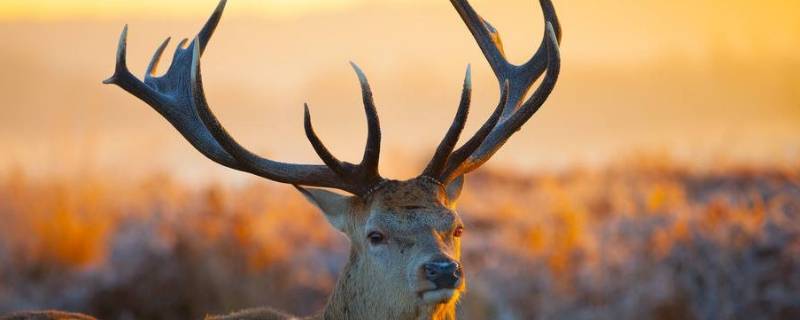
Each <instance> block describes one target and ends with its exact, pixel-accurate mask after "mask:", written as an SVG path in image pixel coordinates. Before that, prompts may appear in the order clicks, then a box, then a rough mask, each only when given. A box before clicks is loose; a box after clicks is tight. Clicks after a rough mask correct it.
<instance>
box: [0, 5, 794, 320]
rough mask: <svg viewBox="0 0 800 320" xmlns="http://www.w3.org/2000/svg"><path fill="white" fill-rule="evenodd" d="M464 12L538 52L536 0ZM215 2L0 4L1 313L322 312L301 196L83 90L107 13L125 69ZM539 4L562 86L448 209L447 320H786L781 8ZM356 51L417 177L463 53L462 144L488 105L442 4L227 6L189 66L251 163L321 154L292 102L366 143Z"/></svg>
mask: <svg viewBox="0 0 800 320" xmlns="http://www.w3.org/2000/svg"><path fill="white" fill-rule="evenodd" d="M473 4H474V5H475V7H476V9H477V10H478V11H479V12H480V13H481V14H482V15H483V16H484V17H486V18H487V19H488V20H489V21H491V22H492V23H493V24H494V25H495V27H497V29H498V30H500V32H501V34H502V35H503V40H504V43H505V45H506V52H507V53H508V55H509V56H510V58H511V59H512V61H516V62H523V61H525V60H526V59H527V58H528V57H529V56H530V55H531V54H532V53H533V51H534V50H535V48H536V47H538V45H539V39H541V32H542V24H543V22H542V18H541V14H540V12H539V9H538V4H537V3H536V1H533V0H530V1H529V0H502V1H500V0H497V1H488V0H484V1H478V0H474V1H473ZM215 5H216V1H214V0H202V1H189V0H181V1H170V2H168V3H165V2H161V1H155V0H140V1H99V0H73V1H56V0H35V1H22V0H5V1H2V2H0V43H2V45H1V46H0V70H2V71H1V72H0V150H3V151H2V152H0V221H2V223H0V313H4V312H10V311H15V310H23V309H33V308H44V307H52V308H62V309H69V310H73V311H83V312H88V313H91V314H93V315H96V316H99V317H102V318H103V319H186V318H200V317H202V316H203V315H204V314H207V313H220V312H226V311H230V310H235V309H237V308H242V307H252V306H258V305H271V306H275V307H278V308H281V309H285V310H289V311H292V312H295V313H298V314H310V313H312V312H313V311H315V310H316V309H318V308H320V307H322V306H323V305H324V302H325V296H326V295H327V293H329V291H330V289H331V287H332V285H333V283H334V281H335V279H336V276H337V272H338V270H339V269H340V268H341V266H342V264H343V263H344V261H345V260H344V259H346V256H347V243H346V240H345V239H343V237H342V236H341V235H339V234H337V233H335V232H334V231H333V229H332V228H330V227H328V226H327V225H326V223H325V222H324V221H323V219H322V218H321V217H320V216H319V214H318V213H316V212H315V210H314V209H313V208H312V207H311V206H310V205H308V204H306V203H304V202H303V201H302V200H301V199H300V197H299V196H298V195H296V194H295V191H294V190H292V188H290V187H287V186H284V185H279V184H277V183H272V182H267V181H260V180H259V179H257V178H254V177H251V176H248V175H246V174H242V173H237V172H233V171H231V170H228V169H225V168H222V167H219V166H217V165H215V164H214V163H212V162H211V161H208V160H207V159H205V158H203V157H202V156H201V155H200V154H199V153H197V152H196V151H195V150H194V149H192V148H191V147H190V146H189V144H188V143H186V142H185V141H184V140H183V139H182V138H181V137H180V135H178V134H177V133H176V132H175V131H174V129H172V128H171V127H170V126H169V125H168V124H167V123H166V121H164V120H163V119H162V118H161V117H160V116H158V115H157V114H156V113H155V112H154V111H153V110H151V109H150V108H149V107H148V106H146V105H145V104H144V103H142V102H140V101H138V100H136V99H135V98H134V97H132V96H130V95H128V94H127V93H124V92H123V91H122V90H120V89H118V88H116V87H111V86H104V85H102V84H100V81H101V80H103V79H105V78H106V77H108V76H109V75H110V74H111V72H112V70H113V65H114V53H115V50H116V41H117V38H118V35H119V32H120V31H121V29H122V26H123V25H124V24H125V23H127V24H129V26H130V33H129V39H128V64H129V66H130V68H131V70H132V71H134V72H135V73H138V74H141V73H143V72H144V69H145V66H146V64H147V62H148V61H149V58H150V56H151V54H152V52H153V50H155V48H156V46H157V45H158V44H159V43H160V42H161V41H162V40H163V39H164V38H166V37H167V36H172V37H173V39H181V38H183V37H188V38H191V37H192V36H193V35H194V34H195V33H196V32H197V31H198V30H199V28H200V27H201V26H202V24H203V23H204V22H205V19H206V18H207V16H208V15H209V14H210V13H211V11H212V10H213V8H214V7H215ZM555 5H556V8H557V10H558V13H559V16H560V18H561V22H562V26H563V28H564V41H563V44H562V49H561V53H562V57H563V69H562V75H561V78H560V82H559V84H558V86H557V88H556V90H555V92H554V93H553V95H552V96H551V98H550V99H549V101H548V102H547V103H546V104H545V106H544V108H543V109H542V110H540V111H539V112H538V113H537V114H536V116H534V117H533V119H531V121H529V123H528V124H527V125H526V126H525V127H524V129H523V130H522V131H520V132H518V133H517V134H516V135H515V136H514V137H513V138H512V139H511V140H510V142H509V143H508V144H507V145H506V146H505V147H504V148H503V149H502V150H501V152H499V153H498V154H497V155H496V156H495V157H494V158H493V159H492V161H491V162H490V163H489V164H488V165H487V166H486V167H485V168H482V169H481V170H480V171H479V172H477V173H476V174H473V175H471V176H470V177H469V178H470V179H469V182H468V184H467V188H466V191H465V195H464V197H463V200H462V203H461V211H462V215H463V216H464V218H465V220H466V222H467V228H468V232H467V236H466V239H465V243H466V248H465V254H466V259H467V262H466V264H467V266H468V267H469V272H468V273H469V277H470V280H469V281H470V292H469V293H468V294H467V295H466V297H465V299H464V303H463V304H462V305H461V309H462V310H461V313H462V315H463V317H464V318H468V319H531V318H541V319H549V318H559V319H790V318H797V317H800V298H798V297H800V222H799V221H800V220H798V219H800V93H799V92H800V91H798V88H800V19H797V16H798V13H800V2H792V1H777V0H765V1H758V2H755V1H744V0H742V1H738V0H737V1H721V0H703V1H690V0H676V1H633V0H617V1H608V0H602V1H597V0H571V1H555ZM174 43H175V42H173V46H174ZM168 50H169V49H168ZM169 56H170V55H169V54H166V55H165V59H166V60H165V61H163V64H162V65H166V64H167V63H169ZM351 60H352V61H355V62H357V63H359V64H360V65H361V67H362V68H364V69H365V71H366V72H367V74H368V75H369V76H370V80H371V82H372V85H373V90H374V92H375V96H376V101H377V103H378V109H379V113H380V115H381V117H382V119H381V120H382V124H383V128H384V156H383V157H382V160H383V161H382V163H381V170H382V172H383V173H384V174H385V175H387V176H391V177H395V178H408V177H412V176H414V175H415V174H416V173H418V172H419V170H420V169H421V168H422V166H423V165H424V163H425V161H426V160H427V159H428V157H429V156H430V154H431V153H432V149H433V148H434V147H435V146H436V143H437V142H438V141H439V139H440V138H441V136H442V134H443V133H444V132H445V130H446V128H447V127H448V125H449V123H450V119H451V118H452V114H453V113H454V112H455V108H456V106H457V103H458V97H459V93H460V83H461V79H462V77H463V72H464V69H465V67H466V65H467V64H468V63H471V64H472V67H473V72H474V76H473V79H474V88H475V89H474V99H473V112H472V119H471V121H470V122H469V124H468V126H467V130H466V131H467V134H471V133H472V132H474V130H476V129H477V128H478V127H479V126H480V125H481V124H482V121H483V119H485V118H486V117H487V116H488V115H489V113H490V112H491V110H492V109H493V108H494V106H495V104H496V101H497V99H498V95H499V92H498V89H497V84H496V81H495V79H494V77H493V75H492V73H491V71H490V69H489V67H488V65H487V64H486V62H485V61H484V59H483V57H482V56H481V53H480V50H479V49H478V48H477V46H476V45H475V44H474V41H473V39H472V37H471V35H470V34H469V32H468V31H467V29H466V27H465V26H463V23H462V22H461V20H460V18H459V17H458V15H457V14H456V13H455V11H454V10H453V9H452V7H451V6H450V4H449V3H447V2H446V1H436V2H434V1H423V0H383V1H367V0H328V1H322V0H294V1H279V0H272V1H256V0H233V1H230V2H229V3H228V8H227V9H226V13H225V16H224V17H223V20H222V22H221V24H220V26H219V28H218V29H217V32H216V34H215V36H214V38H213V40H212V41H211V44H210V45H209V49H208V50H207V51H206V54H205V55H204V61H203V69H204V70H203V72H204V80H205V81H204V82H205V88H206V94H207V96H208V98H209V100H210V102H211V105H212V107H213V109H214V111H215V112H216V114H217V115H218V116H219V117H220V119H221V120H222V122H223V123H224V124H225V125H226V127H227V128H228V129H229V130H230V131H231V133H232V134H234V135H235V136H236V137H237V138H238V139H239V141H241V142H242V143H243V144H245V145H247V146H248V147H249V148H251V149H252V150H256V151H258V152H259V153H261V154H262V155H266V156H269V157H272V158H275V159H279V160H283V161H293V162H318V160H316V156H315V155H314V153H313V150H312V149H311V148H310V146H309V145H308V144H307V142H306V141H305V138H304V135H303V131H302V105H303V103H304V102H309V103H310V106H311V108H312V112H313V113H314V115H315V122H316V127H317V129H318V132H319V133H320V135H321V136H323V137H324V139H325V141H326V142H327V144H328V145H329V147H330V148H331V149H333V150H335V152H336V154H338V155H339V156H340V157H341V158H345V159H357V158H358V156H359V154H360V152H361V148H362V147H363V140H364V136H365V132H366V126H365V123H364V120H363V114H362V108H361V103H360V94H359V89H358V83H357V81H356V78H355V75H354V74H353V73H352V71H351V70H350V69H349V66H348V65H347V62H348V61H351ZM137 71H138V72H137Z"/></svg>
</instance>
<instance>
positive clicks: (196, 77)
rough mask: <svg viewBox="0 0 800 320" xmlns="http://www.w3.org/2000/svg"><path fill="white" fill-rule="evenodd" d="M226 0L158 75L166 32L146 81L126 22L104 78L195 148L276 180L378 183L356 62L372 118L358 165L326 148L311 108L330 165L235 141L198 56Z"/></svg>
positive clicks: (352, 188)
mask: <svg viewBox="0 0 800 320" xmlns="http://www.w3.org/2000/svg"><path fill="white" fill-rule="evenodd" d="M225 4H226V1H225V0H222V1H220V2H219V5H218V6H217V8H216V10H214V13H213V14H212V15H211V17H210V18H209V19H208V21H207V22H206V24H205V25H204V26H203V28H202V29H201V31H200V32H199V33H198V34H197V36H196V37H195V39H194V41H192V42H191V44H190V45H189V46H188V47H187V48H184V47H183V46H184V44H185V43H186V40H183V41H181V43H180V44H179V45H178V47H177V49H176V50H175V56H174V58H173V61H172V64H171V65H170V66H169V68H168V70H167V72H166V73H165V74H164V75H162V76H160V77H157V76H156V69H157V67H158V64H159V61H160V59H161V56H162V55H163V53H164V50H165V48H166V46H167V44H168V42H169V40H170V39H169V38H167V39H166V40H165V41H164V42H163V43H162V44H161V45H160V46H159V47H158V49H156V51H155V53H154V54H153V58H152V59H151V61H150V63H149V65H148V67H147V70H146V72H145V76H144V82H142V81H140V80H139V79H137V78H136V77H135V76H134V75H133V74H132V73H131V72H130V71H129V70H128V67H127V65H126V42H127V34H128V27H127V26H125V28H124V29H123V31H122V34H121V35H120V40H119V46H118V48H117V62H116V67H115V70H114V75H112V76H111V77H110V78H109V79H108V80H106V81H104V83H106V84H116V85H118V86H119V87H121V88H122V89H124V90H125V91H127V92H129V93H131V94H133V95H134V96H136V97H137V98H139V99H140V100H142V101H144V102H146V103H147V104H148V105H150V106H151V107H153V109H155V110H156V111H158V113H160V114H161V115H162V116H163V117H164V118H165V119H167V121H169V122H170V123H171V124H172V126H173V127H175V129H177V130H178V132H180V133H181V135H183V137H184V138H186V140H187V141H189V143H191V144H192V146H194V148H195V149H197V150H198V151H200V153H202V154H203V155H205V156H206V157H208V158H209V159H211V160H213V161H215V162H217V163H219V164H222V165H224V166H226V167H229V168H232V169H236V170H239V171H245V172H249V173H252V174H255V175H258V176H261V177H264V178H267V179H270V180H274V181H278V182H283V183H290V184H295V185H305V186H315V187H328V188H336V189H341V190H345V191H348V192H351V193H353V194H356V195H363V194H364V193H366V192H367V191H368V190H370V189H371V188H372V186H373V185H375V184H376V183H380V182H381V181H382V180H383V178H382V177H381V176H380V174H379V173H378V157H379V153H380V123H379V122H378V117H377V112H376V111H375V105H374V103H373V101H372V93H371V91H370V89H369V85H368V84H367V82H366V77H365V76H364V75H363V72H361V70H359V69H358V68H357V67H355V65H354V67H355V68H356V72H357V73H358V75H359V79H360V80H361V85H362V91H363V96H364V103H365V110H366V113H367V122H368V124H369V133H368V138H367V147H366V150H365V151H364V159H363V161H362V163H361V164H360V165H350V164H347V163H342V162H340V161H338V160H336V158H335V157H333V156H332V155H331V154H330V152H327V149H325V148H324V146H323V145H322V142H321V141H320V140H319V138H317V137H316V135H315V134H314V133H313V128H311V123H310V116H309V114H308V112H307V111H306V131H307V135H308V136H309V140H311V141H312V145H313V146H314V149H315V150H316V151H317V153H318V154H319V155H320V157H321V158H322V159H323V162H325V164H326V165H309V164H291V163H284V162H278V161H273V160H270V159H266V158H262V157H260V156H258V155H256V154H254V153H253V152H250V151H249V150H247V149H246V148H245V147H243V146H242V145H241V144H239V143H238V142H236V140H235V139H234V138H233V137H232V136H231V135H230V134H229V133H228V132H227V130H225V128H224V127H223V126H222V124H220V122H219V120H218V119H217V117H216V116H215V115H214V114H213V112H212V111H211V108H210V107H209V104H208V102H207V100H206V97H205V93H204V92H203V79H202V74H201V71H200V57H201V56H202V54H203V52H204V51H205V49H206V47H207V45H208V42H209V40H210V39H211V36H212V35H213V34H214V30H215V29H216V27H217V25H218V24H219V20H220V18H221V17H222V12H223V10H224V8H225Z"/></svg>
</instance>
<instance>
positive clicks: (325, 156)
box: [303, 103, 347, 176]
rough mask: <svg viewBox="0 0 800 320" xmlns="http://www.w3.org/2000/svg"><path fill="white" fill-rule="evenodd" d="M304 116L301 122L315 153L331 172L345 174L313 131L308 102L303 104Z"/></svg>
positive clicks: (340, 165)
mask: <svg viewBox="0 0 800 320" xmlns="http://www.w3.org/2000/svg"><path fill="white" fill-rule="evenodd" d="M303 110H304V116H303V124H304V128H305V131H306V138H308V141H309V142H310V143H311V146H312V147H313V148H314V151H316V152H317V155H318V156H319V158H320V159H322V162H324V163H325V165H327V166H328V168H331V170H333V172H336V174H338V175H339V176H345V175H347V172H346V171H345V168H344V166H343V164H342V162H341V161H339V159H336V157H335V156H334V155H333V154H332V153H331V152H330V151H328V148H327V147H325V145H324V144H323V143H322V140H321V139H320V138H319V136H317V133H316V132H314V126H313V125H312V124H311V112H309V111H308V103H306V104H305V105H304V109H303Z"/></svg>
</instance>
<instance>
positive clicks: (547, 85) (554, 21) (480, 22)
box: [443, 0, 561, 180]
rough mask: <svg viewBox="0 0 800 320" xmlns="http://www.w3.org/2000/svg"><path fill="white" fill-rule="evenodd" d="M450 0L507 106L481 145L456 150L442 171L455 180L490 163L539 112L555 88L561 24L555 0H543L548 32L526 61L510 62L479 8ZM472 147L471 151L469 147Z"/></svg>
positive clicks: (461, 0)
mask: <svg viewBox="0 0 800 320" xmlns="http://www.w3.org/2000/svg"><path fill="white" fill-rule="evenodd" d="M450 2H451V3H452V4H453V6H454V7H455V8H456V10H457V11H458V13H459V15H460V16H461V18H462V19H463V20H464V22H465V23H466V25H467V27H468V28H469V30H470V32H471V33H472V35H473V37H474V38H475V40H476V42H477V43H478V46H479V47H480V48H481V51H482V52H483V54H484V56H485V57H486V60H487V61H488V62H489V65H490V66H491V67H492V70H493V71H494V73H495V75H496V76H497V79H498V81H499V82H500V85H501V88H502V90H503V91H504V93H503V95H502V97H501V104H500V105H499V106H498V108H501V109H502V114H501V116H500V118H499V119H497V120H494V121H492V119H490V121H487V123H486V124H485V125H484V127H483V128H487V127H488V128H490V129H491V130H488V132H487V131H483V132H480V133H482V134H485V137H483V138H481V139H480V141H482V142H481V143H480V144H479V146H478V147H477V148H475V144H474V143H473V144H469V143H468V144H465V145H464V146H462V147H461V148H459V149H458V150H456V151H455V152H454V155H456V156H451V157H450V159H449V160H448V165H447V167H446V168H447V169H446V170H445V174H444V175H443V176H444V178H443V179H444V180H452V179H455V178H457V177H458V176H459V175H463V174H465V173H467V172H470V171H472V170H475V169H477V168H478V167H480V166H481V165H482V164H483V163H485V162H486V161H488V160H489V158H491V156H492V155H494V153H495V152H497V150H498V149H499V148H500V147H501V146H502V145H503V144H505V142H506V141H507V140H508V138H510V137H511V135H512V134H514V132H516V131H518V130H519V129H520V127H521V126H522V125H523V124H525V122H526V121H527V120H528V119H530V117H531V116H533V114H534V113H536V111H538V110H539V108H540V107H541V106H542V104H543V103H544V101H545V100H546V99H547V97H548V96H549V95H550V93H551V92H552V90H553V88H554V87H555V83H556V81H557V80H558V75H559V71H560V67H561V60H560V55H559V50H558V45H559V41H560V38H561V28H560V26H559V24H558V17H557V16H556V13H555V8H554V7H553V4H552V2H551V1H550V0H540V1H539V2H540V5H541V7H542V13H543V15H544V17H545V34H544V36H543V40H542V43H541V44H540V46H539V49H538V50H537V51H536V53H535V54H534V55H533V57H532V58H531V59H530V60H529V61H528V62H526V63H525V64H523V65H514V64H511V63H510V62H508V60H507V59H506V57H505V54H504V52H503V44H502V41H501V40H500V35H499V33H498V32H497V30H495V29H494V28H493V27H492V26H491V25H490V24H489V23H488V22H487V21H486V20H485V19H483V18H481V17H480V16H479V15H478V14H477V13H476V12H475V10H474V9H473V8H472V6H471V5H470V4H469V2H468V1H467V0H451V1H450ZM545 70H547V75H546V76H545V79H544V81H542V83H541V85H540V86H539V87H538V88H537V89H536V91H535V92H534V93H533V95H531V97H530V98H529V99H528V100H527V101H525V102H524V103H523V102H522V98H524V97H525V95H526V94H527V93H528V91H529V90H530V88H531V87H532V86H533V84H534V83H535V82H536V80H537V79H538V78H539V77H540V76H541V75H542V73H544V71H545ZM492 122H494V123H493V124H491V126H487V125H489V124H490V123H492ZM483 128H482V129H483ZM479 131H482V130H479ZM476 135H477V134H476ZM473 138H474V137H473ZM467 146H469V147H470V149H468V148H466V147H467Z"/></svg>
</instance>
